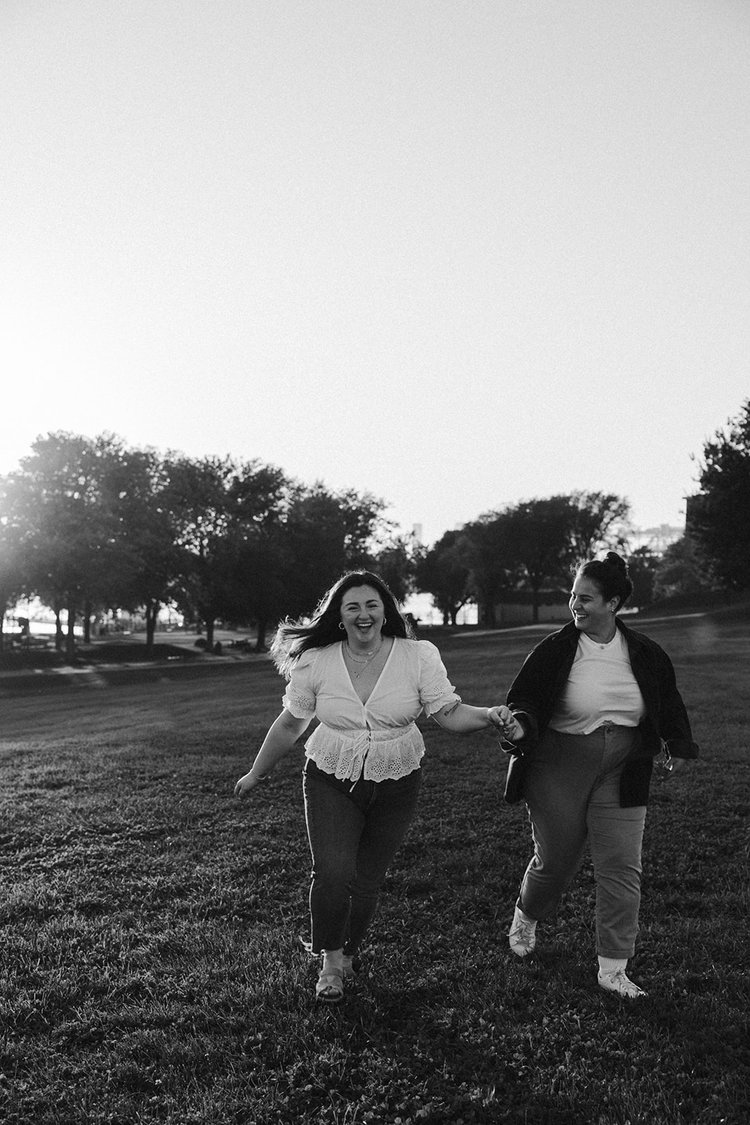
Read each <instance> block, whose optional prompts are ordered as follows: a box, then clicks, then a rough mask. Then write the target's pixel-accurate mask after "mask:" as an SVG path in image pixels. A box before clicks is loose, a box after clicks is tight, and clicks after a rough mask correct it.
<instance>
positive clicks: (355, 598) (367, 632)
mask: <svg viewBox="0 0 750 1125" xmlns="http://www.w3.org/2000/svg"><path fill="white" fill-rule="evenodd" d="M341 620H342V622H343V625H344V628H345V629H346V639H347V640H348V642H349V644H350V646H351V647H352V648H353V649H354V650H355V651H368V650H370V649H372V648H374V647H375V646H376V645H377V644H379V643H380V633H381V630H382V628H383V622H384V621H385V606H384V605H383V599H382V598H381V596H380V594H379V593H378V591H377V590H376V589H375V587H374V586H351V587H350V588H349V589H348V590H347V591H346V592H345V594H344V596H343V598H342V600H341Z"/></svg>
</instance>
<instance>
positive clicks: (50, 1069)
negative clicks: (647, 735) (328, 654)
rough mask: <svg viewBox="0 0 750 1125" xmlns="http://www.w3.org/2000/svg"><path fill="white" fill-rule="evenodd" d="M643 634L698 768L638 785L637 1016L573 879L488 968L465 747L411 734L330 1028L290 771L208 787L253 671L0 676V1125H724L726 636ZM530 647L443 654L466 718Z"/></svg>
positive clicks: (264, 683) (481, 796)
mask: <svg viewBox="0 0 750 1125" xmlns="http://www.w3.org/2000/svg"><path fill="white" fill-rule="evenodd" d="M644 628H645V626H644ZM647 631H648V632H649V633H650V635H652V636H653V637H654V638H655V639H656V640H658V641H659V642H660V643H662V644H663V645H664V646H665V647H666V648H667V650H668V651H669V652H670V653H671V654H672V656H673V658H674V662H675V665H676V667H677V673H678V678H679V682H680V685H681V687H682V690H683V694H684V696H685V699H686V701H687V703H688V706H689V709H690V711H691V715H692V718H693V721H694V728H695V734H696V738H697V739H698V741H699V742H700V743H701V745H702V748H703V757H702V759H701V760H700V761H699V762H698V763H695V764H693V765H690V766H688V767H686V768H684V769H683V770H682V771H681V772H680V773H679V774H678V775H676V776H675V777H673V778H672V779H670V780H669V781H667V782H664V783H660V784H658V785H655V787H654V799H653V803H652V806H651V808H650V810H649V816H648V820H647V827H646V840H645V857H644V858H645V862H644V867H645V871H644V901H643V908H642V915H641V936H640V943H639V950H638V953H637V955H636V957H635V958H634V960H633V962H632V966H631V968H632V975H633V977H634V978H635V979H636V980H638V981H639V983H641V984H643V985H644V986H645V987H646V988H647V989H648V991H649V997H648V999H646V1000H645V1001H643V1002H641V1003H638V1004H635V1005H632V1004H627V1003H625V1002H622V1001H619V1000H617V999H615V998H614V997H611V996H608V995H605V994H604V993H602V992H601V990H600V989H598V988H597V986H596V958H595V954H594V935H593V881H592V877H591V872H590V869H589V868H588V866H586V867H585V868H584V870H583V871H582V873H581V875H580V877H579V879H578V881H577V883H576V886H575V888H574V890H573V891H572V892H571V893H570V895H569V896H568V898H567V899H566V900H565V902H564V904H563V905H562V907H561V909H560V911H559V913H558V914H557V915H556V916H555V918H554V919H552V920H551V921H550V922H548V923H547V924H545V925H544V926H540V930H539V935H540V951H539V953H538V955H537V956H536V958H535V959H534V960H533V961H532V962H530V963H523V962H518V961H516V960H514V959H512V957H511V955H510V953H509V952H508V948H507V942H506V937H505V934H506V931H507V926H508V922H509V920H510V917H511V914H512V910H513V902H514V899H515V895H516V891H517V887H518V882H519V879H520V877H521V874H522V872H523V869H524V867H525V864H526V861H527V859H528V855H529V833H528V827H527V823H526V819H525V812H524V810H523V808H522V807H512V808H510V807H508V806H506V805H504V804H503V802H502V799H501V789H502V780H503V775H504V765H503V761H502V760H501V757H500V755H499V753H498V751H497V748H496V742H495V740H494V739H493V738H492V737H491V736H490V735H489V734H482V735H477V736H472V737H464V738H455V737H451V736H450V735H448V734H446V733H444V732H442V731H440V730H439V729H438V728H437V727H436V726H434V724H433V725H426V726H425V733H426V739H427V743H428V757H427V759H426V764H425V785H424V787H423V797H422V803H421V809H420V813H419V817H418V820H417V822H416V824H415V826H414V828H413V830H412V833H411V835H410V837H409V839H408V841H407V843H406V845H405V846H404V848H403V850H402V851H401V853H400V855H399V857H398V859H397V862H396V863H395V865H394V867H393V869H392V872H391V875H390V877H389V879H388V883H387V887H386V890H385V892H384V895H383V900H382V908H381V911H380V914H379V915H378V918H377V920H376V923H375V926H374V929H373V932H372V940H371V944H370V947H369V948H368V950H367V953H366V956H365V958H364V964H363V970H362V973H361V974H360V976H359V977H358V979H357V980H356V982H355V983H354V985H353V987H352V988H351V989H350V991H349V993H348V995H347V998H346V1001H345V1003H344V1004H343V1005H341V1006H340V1007H338V1008H332V1009H329V1008H324V1007H321V1006H318V1007H316V1006H315V1005H314V1004H313V1003H312V993H313V985H314V979H315V974H314V966H313V963H312V961H311V960H310V959H309V958H307V956H306V954H305V953H304V951H303V950H302V948H301V946H300V944H299V936H300V935H303V936H304V935H305V934H306V930H307V916H306V894H307V883H308V878H309V859H308V851H307V843H306V839H305V834H304V823H303V811H302V802H301V794H300V783H299V776H300V770H301V764H302V755H301V753H295V754H293V755H291V756H290V757H289V759H287V761H286V762H285V763H284V764H283V765H282V767H281V768H279V770H278V771H277V773H276V774H275V775H274V778H273V779H272V780H271V781H269V782H268V783H267V784H266V785H265V786H264V788H263V789H262V791H261V793H260V795H259V796H258V797H257V799H253V800H249V801H246V802H244V803H239V802H237V801H235V800H234V798H233V797H232V795H231V794H232V787H233V784H234V781H235V779H236V777H237V776H239V774H240V773H242V772H244V770H245V769H246V768H247V764H248V763H249V761H250V760H251V756H252V754H253V753H254V751H255V749H256V747H257V745H258V743H259V740H260V738H261V737H262V735H263V733H264V731H265V729H266V727H267V725H268V723H269V721H270V720H271V719H272V718H273V717H274V715H275V714H276V713H277V711H278V707H279V701H280V695H281V690H282V683H281V681H280V680H279V679H278V678H277V677H276V676H275V674H274V673H273V670H272V667H271V665H270V664H269V662H268V661H267V659H265V658H262V657H250V658H248V659H247V660H246V661H245V662H244V663H242V664H239V665H233V666H232V667H231V668H227V669H226V670H225V672H224V673H221V674H219V673H214V674H210V675H199V674H198V673H197V672H192V671H191V673H190V674H189V675H187V674H186V675H184V676H183V677H180V676H177V675H174V676H170V677H169V678H166V677H164V678H159V677H155V676H154V675H146V674H144V675H143V676H142V677H140V681H141V682H137V680H136V682H128V683H125V682H119V683H118V684H117V685H116V686H112V685H110V686H103V684H102V681H101V679H99V678H97V677H91V678H87V677H86V676H82V677H78V678H76V679H74V680H71V682H69V683H67V682H66V683H65V684H64V685H61V686H60V687H59V688H55V689H48V690H45V691H40V692H28V691H27V692H25V693H22V694H18V693H16V692H15V691H14V690H13V689H12V688H11V687H9V686H8V685H7V681H2V682H0V711H1V713H2V727H1V728H0V730H1V732H2V740H1V741H0V803H1V806H2V809H1V818H0V871H1V872H2V894H0V939H1V941H2V954H1V956H0V1121H2V1122H3V1123H4V1125H16V1123H21V1122H23V1123H29V1125H53V1123H55V1125H73V1123H92V1125H100V1123H101V1125H103V1123H105V1122H109V1123H114V1125H137V1123H151V1122H168V1123H170V1125H264V1123H272V1122H280V1123H289V1125H292V1123H294V1125H297V1123H302V1125H305V1123H309V1125H312V1123H329V1125H355V1123H356V1125H360V1123H373V1125H378V1123H383V1125H407V1123H410V1125H417V1123H420V1122H428V1123H429V1122H445V1123H450V1125H461V1123H464V1125H470V1123H481V1122H488V1123H490V1122H492V1123H495V1122H518V1123H521V1122H524V1123H528V1125H532V1123H533V1125H542V1123H550V1125H564V1123H578V1122H580V1123H586V1125H588V1123H598V1125H614V1123H617V1125H626V1123H629V1125H636V1123H638V1125H675V1123H681V1122H696V1123H701V1125H715V1123H716V1125H718V1123H721V1122H724V1123H727V1125H741V1123H747V1122H748V1121H750V1047H749V1046H748V1039H749V1036H748V1032H749V1031H750V1022H749V1019H748V1011H749V1010H750V995H749V993H750V987H749V985H748V972H747V958H748V949H749V948H750V943H749V941H748V938H749V936H750V935H749V931H748V914H749V909H748V906H749V904H748V871H747V861H748V808H749V807H750V754H749V753H748V713H749V712H750V623H749V622H748V621H747V620H735V621H733V620H732V619H731V617H722V616H721V615H718V616H713V617H708V616H706V617H691V618H686V619H683V620H672V621H663V622H654V623H652V624H650V625H649V626H648V628H647ZM541 635H543V631H542V632H539V633H534V632H532V631H529V630H526V631H517V632H507V633H496V634H490V635H482V634H479V633H476V632H475V633H472V634H470V635H466V636H460V635H452V636H451V635H445V636H442V635H441V637H440V647H441V651H442V652H443V656H444V659H445V662H446V664H447V666H448V668H449V671H450V673H451V676H452V678H453V680H454V682H455V683H456V684H457V686H458V687H459V690H460V691H461V692H462V694H463V696H464V698H465V699H466V700H467V702H476V703H489V702H492V701H496V700H499V699H500V698H501V697H502V695H503V694H504V691H505V687H506V686H507V683H508V681H509V679H510V676H511V675H512V673H513V671H514V670H515V669H516V668H517V666H518V664H519V663H520V661H521V659H522V658H523V656H524V655H525V654H526V652H527V651H528V649H529V648H530V647H531V644H532V643H533V642H534V640H535V639H537V638H538V637H540V636H541Z"/></svg>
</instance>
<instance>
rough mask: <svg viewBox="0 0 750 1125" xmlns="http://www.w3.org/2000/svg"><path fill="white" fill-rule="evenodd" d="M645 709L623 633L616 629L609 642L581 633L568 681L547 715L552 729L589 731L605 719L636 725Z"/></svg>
mask: <svg viewBox="0 0 750 1125" xmlns="http://www.w3.org/2000/svg"><path fill="white" fill-rule="evenodd" d="M645 710H646V708H645V706H644V703H643V696H642V695H641V689H640V688H639V687H638V684H637V683H636V680H635V676H634V675H633V670H632V668H631V667H630V654H629V652H628V645H627V641H626V640H625V637H624V635H623V633H621V632H620V630H619V629H618V630H617V632H616V633H615V635H614V637H613V638H612V640H611V641H610V642H609V644H601V642H599V641H595V640H592V638H591V637H589V636H587V635H586V633H581V635H580V636H579V638H578V649H577V651H576V655H575V659H574V660H573V667H572V668H571V669H570V675H569V676H568V682H567V683H566V685H565V688H564V689H563V692H562V694H561V696H560V698H559V699H558V701H557V704H556V706H555V710H554V712H553V715H552V718H551V719H550V724H549V725H550V726H551V727H552V729H553V730H556V731H560V732H561V733H562V734H591V732H592V731H594V730H596V728H597V727H600V726H601V725H602V724H603V723H607V722H610V723H617V724H618V725H619V726H623V727H637V726H638V724H639V723H640V721H641V719H642V718H643V716H644V714H645Z"/></svg>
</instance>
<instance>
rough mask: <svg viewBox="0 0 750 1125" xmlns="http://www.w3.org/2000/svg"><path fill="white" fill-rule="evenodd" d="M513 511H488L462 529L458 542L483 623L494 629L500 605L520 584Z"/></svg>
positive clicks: (470, 587) (472, 594)
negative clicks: (506, 593)
mask: <svg viewBox="0 0 750 1125" xmlns="http://www.w3.org/2000/svg"><path fill="white" fill-rule="evenodd" d="M510 519H511V517H510V512H509V511H504V512H488V513H486V514H485V515H483V516H480V517H479V519H478V520H475V521H474V522H473V523H467V524H465V525H464V527H463V528H462V533H461V536H460V538H459V539H458V540H457V541H456V546H457V548H458V549H459V550H461V551H465V558H466V561H467V562H468V565H469V568H470V571H471V574H470V578H469V589H470V591H471V596H472V598H473V600H474V601H476V603H477V606H478V609H479V615H478V616H479V621H480V623H481V624H482V625H487V626H489V627H490V628H493V627H494V626H495V625H496V624H497V616H496V606H497V605H498V602H499V601H500V598H501V596H502V595H503V593H504V592H505V591H506V590H509V589H511V588H513V586H515V585H516V583H517V582H518V560H517V556H516V554H515V553H514V548H513V542H512V536H511V534H510Z"/></svg>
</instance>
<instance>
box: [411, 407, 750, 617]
mask: <svg viewBox="0 0 750 1125" xmlns="http://www.w3.org/2000/svg"><path fill="white" fill-rule="evenodd" d="M695 461H696V465H697V485H698V490H697V491H696V492H695V493H694V494H693V495H692V496H689V497H688V498H687V517H686V528H685V534H684V535H683V536H682V537H681V538H679V539H678V540H677V541H676V542H675V543H672V544H670V545H669V546H668V547H667V548H666V549H665V550H664V551H663V552H657V551H655V550H654V549H653V548H652V547H650V546H649V545H645V546H641V547H638V548H637V549H635V550H633V551H630V552H628V562H629V566H630V575H631V578H632V580H633V585H634V590H633V597H632V604H633V605H634V606H636V607H638V608H645V607H648V606H650V605H653V604H654V603H660V604H664V603H671V604H672V605H675V604H678V603H683V604H690V603H692V602H698V601H706V600H707V599H709V598H713V599H715V598H716V597H717V596H718V597H723V596H727V595H729V596H731V595H736V594H741V593H743V592H745V591H747V590H748V589H750V400H747V401H746V402H745V403H744V404H743V406H742V408H741V410H740V412H739V414H738V415H737V417H735V418H731V419H729V421H728V423H727V426H726V427H725V428H724V429H722V430H719V431H717V432H716V433H715V434H714V436H713V437H712V438H711V439H709V440H708V441H707V442H706V443H705V445H704V448H703V453H702V457H696V458H695ZM654 487H655V488H658V466H655V468H654ZM629 516H630V511H629V505H628V503H627V502H626V501H625V500H623V499H622V498H621V497H618V496H616V495H613V494H610V493H602V492H574V493H572V494H569V495H565V496H552V497H548V498H546V499H541V500H530V501H524V502H522V503H519V504H514V505H509V506H508V507H506V508H505V509H503V510H502V511H498V512H490V513H488V514H487V515H485V516H482V517H481V518H480V519H479V520H476V521H474V522H471V523H467V524H466V525H465V526H464V527H462V528H459V529H458V530H455V531H447V532H445V534H444V535H443V536H442V537H441V539H439V540H438V542H437V543H435V545H434V546H433V547H432V548H431V549H430V550H429V551H427V552H424V553H423V554H422V555H421V556H420V557H419V558H418V559H417V561H416V566H415V582H416V585H417V588H418V589H420V590H424V591H427V592H429V593H431V594H432V596H433V600H434V602H435V605H436V606H437V608H438V610H439V611H440V612H441V613H442V614H443V619H444V620H445V621H446V622H452V623H454V624H455V622H456V617H457V614H458V612H459V611H460V610H461V608H462V607H463V606H464V605H466V604H467V603H469V602H473V603H475V604H476V605H477V606H478V607H479V617H480V621H482V622H484V623H485V624H487V625H489V626H492V625H495V624H496V621H495V612H496V607H497V606H498V605H500V604H502V603H503V602H507V601H513V600H523V599H524V598H525V599H528V600H529V601H530V602H531V605H532V610H533V614H532V616H533V620H534V621H536V620H538V616H539V607H540V604H541V603H542V600H543V599H545V598H549V597H550V596H552V597H554V595H555V592H558V593H561V592H563V591H567V590H568V589H569V584H570V578H571V572H572V571H573V570H574V569H575V567H576V565H577V563H578V562H580V561H581V560H582V559H583V558H586V557H590V556H591V555H593V554H594V553H595V552H596V551H598V550H599V549H602V548H615V549H625V550H627V545H628V540H629V538H630V535H631V532H632V529H631V527H630V522H629Z"/></svg>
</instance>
